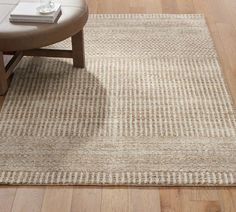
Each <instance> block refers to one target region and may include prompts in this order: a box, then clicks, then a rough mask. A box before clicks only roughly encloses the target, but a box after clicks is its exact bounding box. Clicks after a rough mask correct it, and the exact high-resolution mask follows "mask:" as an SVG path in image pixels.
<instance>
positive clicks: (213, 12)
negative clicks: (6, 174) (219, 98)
mask: <svg viewBox="0 0 236 212" xmlns="http://www.w3.org/2000/svg"><path fill="white" fill-rule="evenodd" d="M0 1H1V0H0ZM87 3H88V5H89V9H90V13H128V12H130V13H161V12H163V13H203V14H204V15H205V16H206V19H207V22H208V25H209V29H210V32H211V35H212V37H213V40H214V42H215V46H216V50H217V52H218V55H219V60H220V62H221V66H222V68H223V70H224V73H225V78H226V80H227V82H228V84H229V88H230V90H231V93H232V96H233V98H234V100H236V59H235V58H236V1H235V0H224V1H222V0H126V1H122V3H121V1H118V0H103V1H101V0H87ZM3 100H4V98H3V97H0V105H1V104H2V103H3ZM41 188H42V189H43V190H44V189H46V190H44V193H43V192H42V191H41V192H39V191H37V189H38V187H36V188H35V187H27V188H26V187H23V188H21V187H20V188H19V187H14V186H11V187H7V186H4V187H0V211H1V212H2V211H3V212H10V211H14V210H15V211H17V210H18V211H22V210H20V209H24V211H30V210H31V211H33V210H32V208H34V207H35V208H39V207H40V205H41V204H42V208H41V211H43V212H53V211H57V212H66V211H73V212H77V211H78V212H81V211H83V212H90V211H91V212H97V211H98V212H100V211H101V212H104V211H112V212H113V211H119V212H123V211H129V212H131V211H132V212H133V211H135V212H136V211H148V212H149V211H157V212H158V211H161V212H163V211H164V212H194V211H196V212H206V211H212V212H213V211H220V212H235V211H236V188H219V187H218V188H207V187H206V188H131V187H129V188H125V187H124V188H120V187H119V188H115V187H112V188H110V187H109V188H107V187H105V188H102V187H76V186H74V187H47V188H45V187H41ZM21 189H22V190H21ZM34 189H36V190H34ZM30 194H32V197H31V195H30ZM42 195H43V196H44V197H43V200H42ZM27 198H29V199H31V200H32V202H31V204H30V201H28V200H27ZM12 209H13V210H12Z"/></svg>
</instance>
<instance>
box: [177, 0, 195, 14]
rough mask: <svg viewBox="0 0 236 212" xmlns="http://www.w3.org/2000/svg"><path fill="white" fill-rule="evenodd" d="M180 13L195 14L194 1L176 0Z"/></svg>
mask: <svg viewBox="0 0 236 212" xmlns="http://www.w3.org/2000/svg"><path fill="white" fill-rule="evenodd" d="M176 3H177V8H178V12H179V13H184V14H185V13H195V8H194V5H193V1H192V0H176Z"/></svg>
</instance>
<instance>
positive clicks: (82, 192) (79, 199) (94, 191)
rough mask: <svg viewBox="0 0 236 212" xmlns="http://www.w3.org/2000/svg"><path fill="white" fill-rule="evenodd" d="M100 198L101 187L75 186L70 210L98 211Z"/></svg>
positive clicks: (74, 211) (99, 209)
mask: <svg viewBox="0 0 236 212" xmlns="http://www.w3.org/2000/svg"><path fill="white" fill-rule="evenodd" d="M101 200H102V189H101V188H93V187H92V188H87V187H80V186H75V187H74V191H73V198H72V206H71V212H91V211H93V212H100V211H101Z"/></svg>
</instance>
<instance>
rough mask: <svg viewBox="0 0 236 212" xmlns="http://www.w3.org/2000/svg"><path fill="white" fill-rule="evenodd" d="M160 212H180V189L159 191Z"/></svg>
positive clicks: (162, 189)
mask: <svg viewBox="0 0 236 212" xmlns="http://www.w3.org/2000/svg"><path fill="white" fill-rule="evenodd" d="M160 200H161V201H160V203H161V212H182V206H181V204H182V202H181V189H180V188H169V189H168V188H166V189H164V188H161V189H160Z"/></svg>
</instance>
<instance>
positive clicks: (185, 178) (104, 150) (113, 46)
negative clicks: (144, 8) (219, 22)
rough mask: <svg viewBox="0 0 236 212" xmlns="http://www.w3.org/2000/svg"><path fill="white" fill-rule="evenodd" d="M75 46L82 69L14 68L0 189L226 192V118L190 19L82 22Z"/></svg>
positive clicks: (234, 118) (200, 35)
mask: <svg viewBox="0 0 236 212" xmlns="http://www.w3.org/2000/svg"><path fill="white" fill-rule="evenodd" d="M84 36H85V50H86V68H85V69H77V68H74V67H73V66H72V60H71V59H57V58H51V59H49V58H36V57H35V58H33V57H25V58H24V59H23V60H22V61H21V63H20V64H19V66H18V67H17V70H16V73H15V75H14V78H13V81H12V83H11V86H10V89H9V92H8V94H7V96H6V99H5V101H4V104H3V107H2V110H1V113H0V184H18V185H22V184H26V185H51V184H55V185H135V186H138V185H140V186H144V185H146V186H148V185H149V186H205V185H208V186H229V185H236V115H235V114H236V113H235V109H234V106H233V102H232V99H231V96H230V95H229V92H228V90H227V88H226V84H225V82H224V78H223V74H222V70H221V68H220V65H219V62H218V58H217V55H216V51H215V49H214V45H213V42H212V38H211V36H210V33H209V31H208V28H207V25H206V21H205V19H204V17H203V16H202V15H198V14H188V15H184V14H179V15H167V14H162V15H160V14H146V15H145V14H133V15H131V14H130V15H128V14H123V15H121V14H117V15H115V14H110V15H108V14H104V15H91V16H90V18H89V20H88V23H87V25H86V27H85V29H84ZM70 43H71V42H70V39H68V40H66V41H63V42H61V43H58V44H55V45H52V46H50V48H62V49H69V48H71V44H70Z"/></svg>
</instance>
